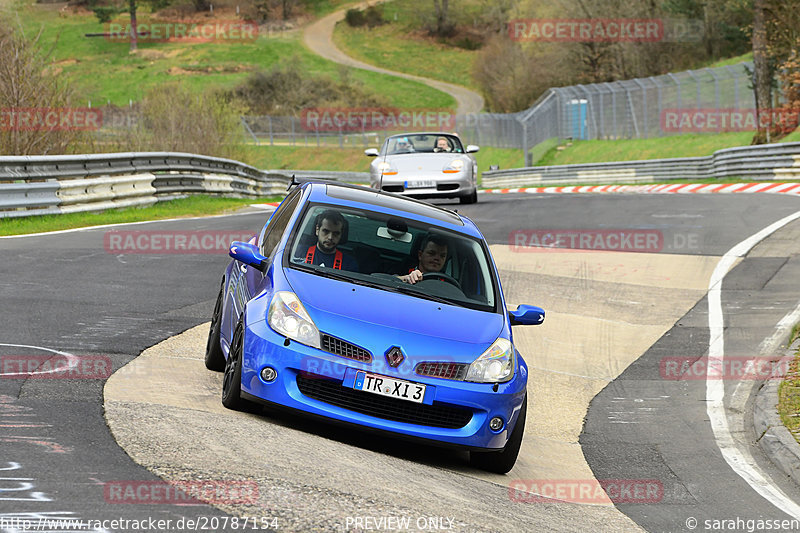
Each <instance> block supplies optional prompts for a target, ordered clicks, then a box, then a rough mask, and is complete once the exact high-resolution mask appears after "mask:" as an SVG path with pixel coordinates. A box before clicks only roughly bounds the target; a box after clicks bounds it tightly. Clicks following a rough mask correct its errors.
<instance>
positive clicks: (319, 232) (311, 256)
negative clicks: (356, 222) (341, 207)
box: [305, 209, 358, 272]
mask: <svg viewBox="0 0 800 533" xmlns="http://www.w3.org/2000/svg"><path fill="white" fill-rule="evenodd" d="M314 233H315V234H316V236H317V243H316V244H313V245H311V246H309V247H308V250H306V255H305V262H306V263H309V264H312V265H318V266H322V267H328V268H333V269H336V270H350V271H353V272H358V262H357V261H356V260H355V259H354V258H353V257H352V256H350V255H349V254H346V253H344V252H342V251H341V250H339V249H338V246H339V245H340V244H344V243H346V242H347V220H345V218H344V217H343V216H342V214H341V213H339V212H338V211H334V210H333V209H328V210H327V211H324V212H323V213H322V214H321V215H319V216H318V217H317V220H316V223H315V228H314Z"/></svg>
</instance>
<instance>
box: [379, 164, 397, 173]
mask: <svg viewBox="0 0 800 533" xmlns="http://www.w3.org/2000/svg"><path fill="white" fill-rule="evenodd" d="M378 172H380V173H381V174H383V175H384V176H394V175H395V174H397V169H396V168H393V167H392V164H391V163H387V162H386V161H381V162H380V163H378Z"/></svg>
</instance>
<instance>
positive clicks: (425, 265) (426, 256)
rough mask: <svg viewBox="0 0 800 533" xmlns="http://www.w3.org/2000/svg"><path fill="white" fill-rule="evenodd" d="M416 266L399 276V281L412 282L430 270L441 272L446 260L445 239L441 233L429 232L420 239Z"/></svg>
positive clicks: (419, 279)
mask: <svg viewBox="0 0 800 533" xmlns="http://www.w3.org/2000/svg"><path fill="white" fill-rule="evenodd" d="M417 260H418V263H417V266H416V267H414V268H412V269H411V270H410V271H409V273H408V274H406V275H404V276H399V278H400V280H401V281H404V282H405V283H410V284H412V285H413V284H414V283H417V282H418V281H421V280H422V276H424V275H425V274H428V273H430V272H441V271H442V269H443V268H444V264H445V262H446V261H447V239H446V238H445V237H443V236H442V235H437V234H435V233H429V234H428V235H426V236H425V239H424V240H423V241H422V245H421V246H420V248H419V252H418V253H417Z"/></svg>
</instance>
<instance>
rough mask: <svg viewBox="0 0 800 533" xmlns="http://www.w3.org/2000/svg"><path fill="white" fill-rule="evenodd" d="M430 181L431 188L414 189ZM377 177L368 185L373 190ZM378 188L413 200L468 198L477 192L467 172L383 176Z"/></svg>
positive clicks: (372, 177)
mask: <svg viewBox="0 0 800 533" xmlns="http://www.w3.org/2000/svg"><path fill="white" fill-rule="evenodd" d="M425 181H431V182H433V186H427V187H416V186H414V185H415V183H419V182H425ZM378 182H379V177H378V176H377V175H374V174H373V175H372V176H371V177H370V183H371V186H372V187H373V188H378ZM380 188H381V190H383V191H386V192H393V193H397V194H403V195H406V196H411V197H413V198H456V197H461V196H469V195H471V194H472V193H473V192H475V191H476V190H477V185H476V183H475V180H473V179H472V177H471V176H470V175H469V173H467V172H463V173H461V174H449V175H448V174H444V175H441V174H439V175H436V176H425V175H419V176H413V177H410V178H399V177H394V176H384V177H383V180H381V183H380Z"/></svg>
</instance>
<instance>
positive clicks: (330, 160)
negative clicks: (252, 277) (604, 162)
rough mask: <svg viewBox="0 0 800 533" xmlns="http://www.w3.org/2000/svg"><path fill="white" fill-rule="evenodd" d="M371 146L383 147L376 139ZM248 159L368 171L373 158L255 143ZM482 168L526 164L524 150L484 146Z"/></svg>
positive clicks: (279, 165)
mask: <svg viewBox="0 0 800 533" xmlns="http://www.w3.org/2000/svg"><path fill="white" fill-rule="evenodd" d="M369 147H370V148H380V144H378V143H373V144H370V145H369ZM246 154H247V163H248V164H250V165H253V166H254V167H256V168H261V169H271V170H278V169H302V170H339V171H347V172H368V171H369V164H370V162H371V161H372V158H370V157H367V156H365V155H364V147H363V146H358V147H355V148H317V147H316V146H309V147H305V146H268V145H262V146H254V145H249V146H247V147H246ZM475 160H476V161H477V162H478V172H479V173H480V172H483V171H484V170H489V166H490V165H499V167H500V168H501V169H504V168H518V167H521V166H523V164H524V161H523V157H522V151H520V150H515V149H512V148H492V147H481V150H480V152H478V153H477V154H475Z"/></svg>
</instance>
